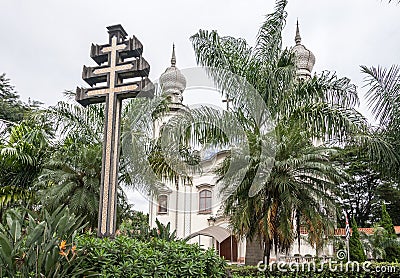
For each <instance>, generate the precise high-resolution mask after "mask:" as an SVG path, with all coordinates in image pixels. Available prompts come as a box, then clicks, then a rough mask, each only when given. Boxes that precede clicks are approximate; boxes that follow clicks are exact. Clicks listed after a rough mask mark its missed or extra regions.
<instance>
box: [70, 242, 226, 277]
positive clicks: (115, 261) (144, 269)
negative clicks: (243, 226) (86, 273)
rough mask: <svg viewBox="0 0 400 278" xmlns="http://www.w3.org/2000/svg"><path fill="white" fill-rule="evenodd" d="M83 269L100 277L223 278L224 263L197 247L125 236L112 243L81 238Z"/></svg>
mask: <svg viewBox="0 0 400 278" xmlns="http://www.w3.org/2000/svg"><path fill="white" fill-rule="evenodd" d="M77 244H78V246H80V248H82V250H83V254H84V261H83V263H82V267H83V268H92V270H91V273H93V274H96V275H100V276H102V277H204V278H206V277H225V261H224V260H223V259H222V258H220V257H219V256H218V255H217V254H216V253H215V251H214V250H212V249H208V250H202V249H201V248H200V247H199V246H198V245H197V244H186V243H184V242H182V241H165V240H162V239H153V240H151V241H138V240H137V239H132V238H129V237H126V236H118V237H116V238H115V239H114V240H110V239H98V238H94V237H92V236H81V237H80V238H79V239H78V240H77Z"/></svg>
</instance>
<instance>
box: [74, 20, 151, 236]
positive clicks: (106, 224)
mask: <svg viewBox="0 0 400 278" xmlns="http://www.w3.org/2000/svg"><path fill="white" fill-rule="evenodd" d="M107 29H108V33H109V44H105V45H94V44H92V47H91V51H90V57H91V58H92V59H93V60H94V61H95V62H96V63H97V64H98V66H96V67H86V66H83V72H82V79H83V80H84V81H85V82H86V83H88V84H89V85H90V86H91V88H88V89H85V88H79V87H78V88H77V90H76V100H77V101H78V102H79V103H80V104H82V105H83V106H86V105H89V104H92V103H100V102H105V103H106V108H105V109H106V113H105V122H104V141H103V159H102V161H103V165H102V174H101V187H100V202H99V220H98V231H97V234H98V236H99V237H105V236H108V237H114V235H115V226H116V212H117V186H118V162H119V149H120V148H119V142H120V140H119V137H120V120H121V106H122V100H123V99H125V98H134V97H137V96H138V95H139V93H140V96H151V95H152V93H153V89H152V88H153V86H152V84H151V82H150V80H149V79H148V75H149V71H150V66H149V64H148V63H147V62H146V60H145V59H143V58H142V56H141V55H142V52H143V45H142V44H141V43H140V41H139V40H137V38H136V37H135V36H133V37H132V38H129V39H126V36H127V35H128V34H127V33H126V32H125V30H124V28H122V26H121V25H113V26H109V27H107ZM126 79H133V82H129V83H128V82H124V81H125V80H126ZM104 82H106V85H105V86H96V85H97V84H98V83H104Z"/></svg>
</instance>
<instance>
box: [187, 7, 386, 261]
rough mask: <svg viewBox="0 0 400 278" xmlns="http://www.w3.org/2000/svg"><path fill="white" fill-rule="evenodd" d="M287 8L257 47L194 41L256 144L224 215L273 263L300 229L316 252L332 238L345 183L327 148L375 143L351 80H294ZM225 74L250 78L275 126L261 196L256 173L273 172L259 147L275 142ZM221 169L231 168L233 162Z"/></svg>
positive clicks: (198, 37) (205, 34) (269, 21)
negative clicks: (285, 43) (256, 239)
mask: <svg viewBox="0 0 400 278" xmlns="http://www.w3.org/2000/svg"><path fill="white" fill-rule="evenodd" d="M286 5H287V1H277V2H276V7H275V12H274V13H272V14H269V15H267V16H266V20H265V22H264V23H263V24H262V26H261V28H260V30H259V32H258V37H257V41H256V45H255V46H254V47H249V46H248V45H247V43H246V42H245V41H244V40H243V39H235V38H232V37H222V36H220V35H219V34H218V33H217V32H216V31H211V32H209V31H203V30H200V31H199V32H198V33H197V34H195V35H194V36H192V37H191V40H192V43H193V47H194V50H195V54H196V58H197V61H198V63H199V64H200V65H202V66H207V67H209V68H208V72H209V74H210V76H211V77H213V79H214V81H215V83H216V85H217V86H218V87H219V88H220V89H221V90H222V91H223V92H224V93H225V94H227V95H228V96H229V97H232V98H233V104H234V108H232V109H231V112H232V113H235V114H236V115H237V117H238V118H239V119H240V120H239V122H241V123H242V126H243V129H244V130H245V132H246V136H247V142H249V144H250V148H249V149H250V161H251V162H250V164H249V165H250V166H249V167H248V168H246V169H245V171H247V172H246V175H245V178H244V179H243V180H242V181H241V182H240V183H239V184H238V185H236V189H235V190H233V193H232V190H230V191H228V192H229V194H231V193H232V194H231V195H230V196H229V197H228V199H227V202H226V203H225V205H226V206H225V212H226V213H227V214H228V215H230V216H231V217H232V218H231V219H232V224H233V226H234V227H235V228H236V231H237V232H238V233H239V234H240V235H244V236H247V237H250V238H251V237H252V236H254V235H255V234H261V235H262V238H263V241H264V242H265V255H266V257H267V259H268V257H269V254H270V251H271V247H272V246H274V248H275V249H276V250H277V249H280V250H282V251H285V250H288V248H289V247H290V246H291V244H292V243H293V241H294V239H295V238H296V236H297V238H299V230H300V226H306V227H307V228H308V230H309V234H310V239H311V241H312V242H313V243H314V245H315V246H316V247H317V249H318V246H319V245H321V243H320V242H319V241H320V239H321V238H324V237H327V236H330V235H332V232H333V226H332V221H331V220H333V218H334V217H333V215H334V210H335V205H334V202H333V200H332V197H333V196H334V195H335V193H336V186H335V185H337V184H338V183H340V182H341V181H344V180H345V179H346V178H347V175H346V174H345V172H344V171H341V169H340V167H337V166H336V165H335V164H334V163H332V160H331V156H332V154H333V153H335V149H334V148H332V147H329V144H330V145H332V144H333V143H340V144H344V143H347V142H348V139H349V138H353V139H354V140H355V141H357V142H360V140H363V142H366V141H368V140H369V139H370V137H369V134H368V128H367V121H366V119H365V118H364V117H363V116H362V115H361V114H359V113H358V112H357V111H356V110H355V109H354V107H355V105H357V104H358V97H357V93H356V90H355V86H354V85H353V84H351V83H350V80H349V79H347V78H338V77H337V76H336V75H335V74H334V73H329V72H323V73H322V74H320V75H315V76H313V77H311V78H309V79H306V80H299V79H298V78H297V77H296V64H295V62H296V57H295V55H294V53H293V52H292V50H291V49H283V48H282V30H283V28H284V26H285V20H286V16H287V13H286V11H285V8H286ZM224 72H229V73H232V74H235V75H237V76H239V78H240V77H242V78H244V80H245V81H246V82H248V83H249V84H250V85H251V86H252V87H253V88H254V89H255V90H256V91H257V92H258V93H259V95H260V96H261V99H262V100H263V101H264V103H265V104H266V108H267V110H268V112H269V113H270V116H271V119H272V122H273V123H274V125H275V128H274V130H273V133H274V135H275V137H276V149H275V150H276V154H275V155H274V156H273V160H274V162H273V165H272V170H271V172H270V174H269V175H265V178H264V180H263V181H262V182H261V183H259V185H258V189H257V190H255V191H256V194H254V187H252V186H253V181H254V179H255V178H256V173H257V170H258V168H261V169H266V168H268V166H269V165H270V164H267V165H266V164H265V162H264V161H263V158H262V156H260V154H261V153H262V147H261V146H265V145H268V144H269V143H270V141H269V140H268V138H267V137H265V136H263V135H262V132H260V131H261V130H262V126H259V125H258V124H257V123H258V122H257V119H256V118H254V116H253V117H252V115H251V114H250V115H249V113H246V111H247V110H248V107H243V103H240V100H241V99H242V98H240V97H239V95H240V94H239V92H238V91H240V90H238V89H237V88H238V87H237V86H235V85H237V84H236V83H235V82H227V80H226V78H224V77H226V74H225V75H224ZM233 86H234V88H233ZM241 93H242V94H243V93H244V92H241ZM235 99H237V101H236V103H235ZM235 104H236V105H235ZM246 109H247V110H246ZM354 135H358V137H356V136H354ZM360 138H362V139H360ZM316 142H318V144H315V143H316ZM321 143H324V144H322V145H321ZM316 145H319V146H316ZM376 145H379V144H376ZM375 147H376V146H372V145H368V144H366V148H368V149H369V150H370V151H371V152H372V153H375V152H376V151H377V149H378V150H380V149H379V148H375ZM378 147H381V146H380V145H379V146H378ZM267 161H270V160H267ZM269 163H270V162H269ZM223 167H229V162H227V163H225V165H224V166H223ZM225 173H226V169H224V168H222V169H220V171H219V174H220V177H221V182H223V181H224V180H226V176H224V174H225ZM222 177H223V178H222ZM227 180H231V179H227ZM229 186H231V185H229V184H226V185H225V186H224V187H225V188H227V187H229ZM257 192H258V193H257ZM249 197H250V198H249ZM293 219H295V221H296V222H297V223H293ZM296 227H297V228H296Z"/></svg>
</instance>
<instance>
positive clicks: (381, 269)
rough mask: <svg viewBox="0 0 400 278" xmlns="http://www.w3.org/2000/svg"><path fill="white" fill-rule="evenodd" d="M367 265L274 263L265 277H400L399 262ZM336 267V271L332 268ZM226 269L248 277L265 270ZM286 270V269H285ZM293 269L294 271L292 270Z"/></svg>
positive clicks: (238, 276)
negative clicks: (358, 268)
mask: <svg viewBox="0 0 400 278" xmlns="http://www.w3.org/2000/svg"><path fill="white" fill-rule="evenodd" d="M367 264H369V265H365V269H367V270H370V271H369V272H368V271H364V269H363V267H362V266H363V265H362V264H360V270H359V271H357V270H356V269H357V268H356V266H354V271H352V267H351V265H350V266H349V267H348V271H346V268H345V264H343V270H342V271H340V265H337V264H336V265H331V266H329V265H328V264H325V265H324V266H323V269H321V268H320V265H317V266H316V271H313V268H312V267H311V271H307V270H308V267H305V268H304V270H305V271H302V267H301V264H300V265H299V266H298V269H299V271H296V269H297V268H296V266H292V270H290V269H288V267H283V268H281V269H284V270H283V271H282V270H278V269H277V267H276V265H275V266H274V268H273V269H272V271H269V272H268V276H267V277H271V278H278V277H279V278H295V277H296V278H303V277H304V278H308V277H315V278H329V277H332V278H333V277H335V278H336V277H337V278H349V277H357V278H375V277H378V278H379V277H382V278H383V277H385V278H386V277H388V278H398V277H400V264H399V263H369V262H368V263H367ZM335 267H336V269H337V270H336V271H333V269H334V268H335ZM227 270H228V272H229V274H230V275H229V277H232V278H250V277H265V272H262V271H259V270H258V268H257V267H256V266H228V267H227ZM285 270H286V271H285ZM293 270H294V271H293Z"/></svg>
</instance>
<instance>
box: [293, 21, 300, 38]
mask: <svg viewBox="0 0 400 278" xmlns="http://www.w3.org/2000/svg"><path fill="white" fill-rule="evenodd" d="M294 41H295V42H296V44H300V43H301V37H300V30H299V19H297V24H296V37H295V38H294Z"/></svg>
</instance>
